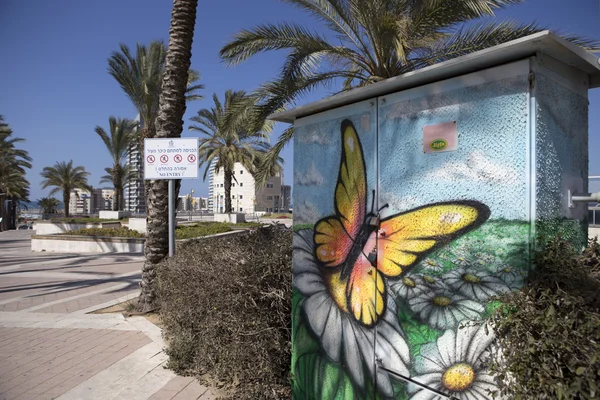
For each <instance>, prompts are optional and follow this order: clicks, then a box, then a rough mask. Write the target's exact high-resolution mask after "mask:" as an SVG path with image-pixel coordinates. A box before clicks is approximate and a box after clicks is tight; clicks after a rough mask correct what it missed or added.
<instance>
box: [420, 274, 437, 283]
mask: <svg viewBox="0 0 600 400" xmlns="http://www.w3.org/2000/svg"><path fill="white" fill-rule="evenodd" d="M423 280H424V281H425V282H427V283H435V279H433V278H432V277H430V276H428V275H424V276H423Z"/></svg>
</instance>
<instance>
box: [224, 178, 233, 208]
mask: <svg viewBox="0 0 600 400" xmlns="http://www.w3.org/2000/svg"><path fill="white" fill-rule="evenodd" d="M224 172H225V174H224V175H225V176H224V180H225V182H224V183H225V214H230V213H231V181H232V180H233V173H232V172H231V171H230V170H229V169H225V171H224Z"/></svg>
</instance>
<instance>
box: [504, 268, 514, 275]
mask: <svg viewBox="0 0 600 400" xmlns="http://www.w3.org/2000/svg"><path fill="white" fill-rule="evenodd" d="M502 271H503V272H506V273H507V274H508V273H511V272H512V268H511V267H506V268H503V269H502Z"/></svg>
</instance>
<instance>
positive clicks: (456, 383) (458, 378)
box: [442, 364, 475, 392]
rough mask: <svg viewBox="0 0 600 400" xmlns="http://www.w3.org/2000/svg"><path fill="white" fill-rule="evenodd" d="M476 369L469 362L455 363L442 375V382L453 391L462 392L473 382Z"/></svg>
mask: <svg viewBox="0 0 600 400" xmlns="http://www.w3.org/2000/svg"><path fill="white" fill-rule="evenodd" d="M474 380H475V371H473V367H471V366H470V365H469V364H455V365H453V366H451V367H450V368H448V369H447V370H446V372H444V375H442V384H443V385H444V386H445V387H446V389H448V390H450V391H452V392H462V391H464V390H466V389H468V388H469V387H471V385H472V384H473V381H474Z"/></svg>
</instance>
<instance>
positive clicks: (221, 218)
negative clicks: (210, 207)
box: [214, 213, 246, 224]
mask: <svg viewBox="0 0 600 400" xmlns="http://www.w3.org/2000/svg"><path fill="white" fill-rule="evenodd" d="M214 221H215V222H229V223H231V224H238V223H241V222H246V214H235V213H233V214H215V216H214Z"/></svg>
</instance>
